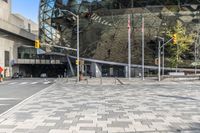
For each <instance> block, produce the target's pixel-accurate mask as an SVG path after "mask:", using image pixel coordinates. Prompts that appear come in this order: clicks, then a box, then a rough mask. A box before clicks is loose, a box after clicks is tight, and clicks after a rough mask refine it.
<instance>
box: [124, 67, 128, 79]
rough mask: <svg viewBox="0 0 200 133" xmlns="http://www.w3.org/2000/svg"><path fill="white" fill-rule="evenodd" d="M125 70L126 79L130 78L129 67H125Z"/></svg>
mask: <svg viewBox="0 0 200 133" xmlns="http://www.w3.org/2000/svg"><path fill="white" fill-rule="evenodd" d="M124 69H125V71H124V72H125V78H128V66H125V67H124Z"/></svg>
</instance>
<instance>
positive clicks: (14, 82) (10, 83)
mask: <svg viewBox="0 0 200 133" xmlns="http://www.w3.org/2000/svg"><path fill="white" fill-rule="evenodd" d="M9 84H10V85H14V84H17V82H12V83H9Z"/></svg>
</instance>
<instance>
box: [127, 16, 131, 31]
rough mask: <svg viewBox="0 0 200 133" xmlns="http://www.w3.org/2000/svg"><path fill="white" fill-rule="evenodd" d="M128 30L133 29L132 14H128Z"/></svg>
mask: <svg viewBox="0 0 200 133" xmlns="http://www.w3.org/2000/svg"><path fill="white" fill-rule="evenodd" d="M128 30H129V31H131V20H130V15H128Z"/></svg>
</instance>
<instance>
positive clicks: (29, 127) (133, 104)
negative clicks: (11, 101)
mask: <svg viewBox="0 0 200 133" xmlns="http://www.w3.org/2000/svg"><path fill="white" fill-rule="evenodd" d="M199 88H200V85H199V84H163V85H160V84H154V85H153V84H146V85H145V84H144V85H140V84H133V85H123V86H122V85H104V86H102V85H83V84H82V83H80V84H74V83H66V80H61V79H60V80H58V81H57V82H56V83H55V84H53V85H52V86H50V87H48V88H46V89H44V90H42V91H40V92H39V93H37V94H35V95H33V96H32V97H30V98H28V99H26V100H25V101H23V102H22V103H20V104H19V105H17V106H15V107H14V108H12V109H11V110H9V111H7V112H5V113H4V114H2V115H1V116H0V133H4V132H5V133H114V132H115V133H134V132H137V133H172V132H174V133H199V132H200V97H199V95H200V89H199Z"/></svg>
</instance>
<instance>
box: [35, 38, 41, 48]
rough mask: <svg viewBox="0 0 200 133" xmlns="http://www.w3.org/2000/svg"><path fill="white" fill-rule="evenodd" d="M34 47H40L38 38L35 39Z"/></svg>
mask: <svg viewBox="0 0 200 133" xmlns="http://www.w3.org/2000/svg"><path fill="white" fill-rule="evenodd" d="M35 48H40V40H35Z"/></svg>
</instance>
